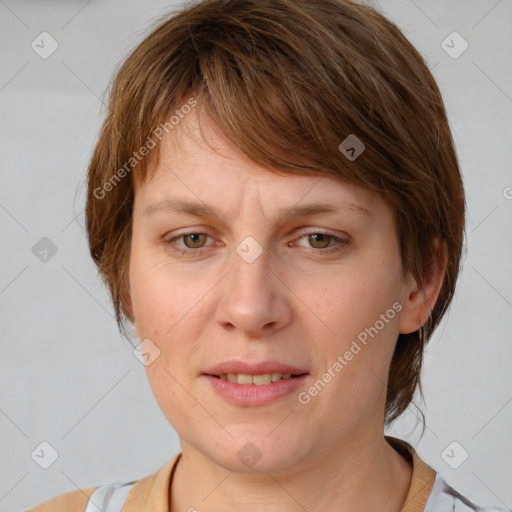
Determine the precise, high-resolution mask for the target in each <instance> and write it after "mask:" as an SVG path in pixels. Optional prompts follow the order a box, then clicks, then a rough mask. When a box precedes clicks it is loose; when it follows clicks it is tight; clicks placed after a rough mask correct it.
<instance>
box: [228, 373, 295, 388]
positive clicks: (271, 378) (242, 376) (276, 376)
mask: <svg viewBox="0 0 512 512" xmlns="http://www.w3.org/2000/svg"><path fill="white" fill-rule="evenodd" d="M291 376H292V374H291V373H264V374H262V375H248V374H246V373H238V374H237V373H228V374H227V375H219V377H220V378H221V379H222V380H228V381H229V382H235V383H237V384H256V385H257V386H261V385H263V384H270V383H271V382H277V381H278V380H281V379H290V378H291Z"/></svg>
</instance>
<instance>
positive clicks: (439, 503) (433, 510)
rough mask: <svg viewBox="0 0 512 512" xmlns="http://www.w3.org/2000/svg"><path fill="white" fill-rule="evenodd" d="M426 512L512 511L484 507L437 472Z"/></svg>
mask: <svg viewBox="0 0 512 512" xmlns="http://www.w3.org/2000/svg"><path fill="white" fill-rule="evenodd" d="M424 512H512V511H511V510H510V509H506V508H500V507H495V506H491V507H482V506H480V505H477V504H475V503H473V502H472V501H470V500H469V499H468V498H466V497H465V496H464V495H462V494H461V493H459V492H458V491H456V490H455V489H454V488H453V487H451V486H450V485H449V484H448V483H446V481H445V480H443V478H442V477H441V476H440V475H439V474H438V473H437V474H436V477H435V480H434V485H433V487H432V491H431V493H430V496H429V498H428V500H427V504H426V506H425V510H424Z"/></svg>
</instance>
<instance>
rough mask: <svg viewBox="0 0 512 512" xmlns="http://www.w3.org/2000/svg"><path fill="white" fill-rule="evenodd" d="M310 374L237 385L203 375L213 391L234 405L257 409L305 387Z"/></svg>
mask: <svg viewBox="0 0 512 512" xmlns="http://www.w3.org/2000/svg"><path fill="white" fill-rule="evenodd" d="M307 376H308V374H304V375H300V376H299V377H291V378H289V379H281V380H279V381H277V382H271V383H270V384H262V385H261V386H258V385H256V384H237V383H236V382H229V381H228V380H223V379H219V378H218V377H212V376H211V375H203V377H205V378H206V379H207V380H208V382H210V384H211V386H212V388H213V390H214V391H215V392H216V393H218V394H219V395H220V396H222V397H223V398H224V399H226V400H227V401H228V402H229V403H231V404H233V405H238V406H240V407H257V406H259V405H266V404H269V403H271V402H274V401H275V400H277V399H279V398H282V397H284V396H286V395H289V394H290V393H293V392H294V391H297V389H299V388H300V387H301V386H303V384H304V381H305V380H306V377H307Z"/></svg>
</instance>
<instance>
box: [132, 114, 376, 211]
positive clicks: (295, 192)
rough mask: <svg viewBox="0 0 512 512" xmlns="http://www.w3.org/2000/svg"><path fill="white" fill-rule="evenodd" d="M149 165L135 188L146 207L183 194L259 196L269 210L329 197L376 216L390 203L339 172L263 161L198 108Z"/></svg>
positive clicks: (216, 198)
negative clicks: (303, 170) (298, 170)
mask: <svg viewBox="0 0 512 512" xmlns="http://www.w3.org/2000/svg"><path fill="white" fill-rule="evenodd" d="M148 170H149V174H148V177H147V178H146V180H145V181H144V182H139V183H138V184H137V186H136V191H135V196H136V203H139V205H140V206H142V207H143V209H144V210H146V209H147V208H148V207H152V206H153V205H155V204H157V203H159V202H160V203H164V202H166V201H167V203H168V205H169V204H170V203H171V202H173V201H174V202H176V200H178V201H179V200H183V199H192V200H195V202H196V203H198V202H204V203H205V207H208V205H209V204H210V203H214V204H231V205H232V206H235V207H236V208H238V211H240V209H241V207H242V203H243V202H247V201H259V202H260V205H261V207H262V208H263V209H265V210H272V209H275V208H277V207H282V208H286V207H291V206H292V205H296V204H298V203H302V202H306V200H307V201H308V202H311V201H314V202H316V203H320V202H322V201H323V202H329V203H339V204H343V205H345V206H347V205H352V206H353V208H351V207H350V206H349V208H348V209H351V210H352V211H353V212H355V211H357V209H359V210H360V213H364V210H366V214H369V215H370V216H371V215H372V214H378V210H379V209H382V208H385V207H386V205H385V204H384V201H383V199H382V198H380V196H378V195H377V194H375V193H373V192H370V191H368V190H366V189H364V188H362V187H360V186H357V185H355V184H353V183H348V182H346V181H344V180H342V179H341V178H337V177H335V176H333V177H327V176H325V175H322V176H321V175H318V174H313V173H312V174H308V175H304V174H301V175H299V174H292V173H291V172H290V173H285V172H283V171H278V172H276V171H275V170H272V169H269V168H266V167H264V166H262V165H259V164H257V163H255V162H254V161H252V160H250V159H249V158H248V157H247V156H246V155H245V154H244V153H243V152H242V151H240V150H239V149H238V148H236V147H235V146H234V145H233V144H231V143H230V141H229V140H228V139H227V138H226V137H225V136H224V135H223V133H222V131H221V130H220V129H219V128H218V127H217V126H216V125H215V124H214V123H213V122H212V121H211V120H210V119H209V118H208V117H207V116H202V115H199V114H196V112H193V113H191V114H190V115H188V116H187V117H186V118H185V119H184V120H183V121H182V122H181V123H180V125H179V126H178V127H176V129H174V130H173V131H171V132H170V133H168V134H166V135H165V136H164V137H163V138H162V142H161V146H160V152H159V159H158V162H156V161H155V162H154V163H153V166H152V167H149V168H148ZM182 202H183V201H182ZM189 202H190V201H189ZM345 209H347V208H345ZM348 209H347V210H348Z"/></svg>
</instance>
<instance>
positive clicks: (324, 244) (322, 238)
mask: <svg viewBox="0 0 512 512" xmlns="http://www.w3.org/2000/svg"><path fill="white" fill-rule="evenodd" d="M304 239H307V243H308V245H309V247H306V249H310V250H313V249H318V250H315V251H313V252H316V253H319V252H321V253H330V252H335V251H340V250H341V249H343V248H344V247H345V246H346V245H348V243H349V241H348V240H344V239H342V238H339V237H337V236H334V235H331V234H330V233H324V232H321V231H315V232H309V233H305V234H303V235H302V236H301V237H299V238H298V239H297V240H304ZM290 245H294V242H291V243H290ZM297 245H299V244H297ZM300 245H302V244H300Z"/></svg>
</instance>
